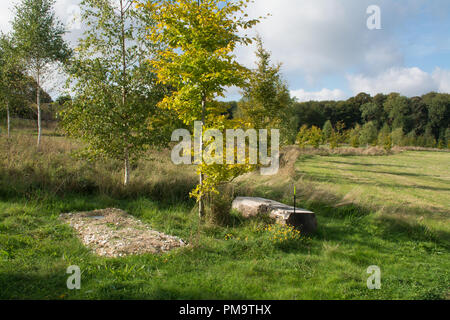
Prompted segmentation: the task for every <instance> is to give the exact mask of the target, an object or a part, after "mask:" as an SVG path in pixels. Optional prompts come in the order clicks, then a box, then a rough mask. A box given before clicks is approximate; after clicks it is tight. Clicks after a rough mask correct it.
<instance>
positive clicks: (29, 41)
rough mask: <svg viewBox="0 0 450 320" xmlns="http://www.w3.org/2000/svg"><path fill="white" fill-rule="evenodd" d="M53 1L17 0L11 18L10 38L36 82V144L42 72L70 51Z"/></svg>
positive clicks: (48, 70)
mask: <svg viewBox="0 0 450 320" xmlns="http://www.w3.org/2000/svg"><path fill="white" fill-rule="evenodd" d="M53 5H54V0H21V2H20V3H19V4H18V5H17V6H16V7H15V16H14V19H13V21H12V27H13V40H14V42H15V45H16V46H17V48H18V50H19V51H20V54H21V56H22V57H23V58H24V59H25V64H26V68H27V71H28V72H29V73H30V75H31V76H32V77H33V78H34V80H35V82H36V107H37V126H38V138H37V146H38V147H39V145H40V143H41V135H42V126H41V97H40V93H41V90H40V88H41V87H42V86H43V85H44V84H45V82H46V80H48V78H46V75H48V74H49V72H50V71H51V70H50V68H51V67H52V66H53V64H54V63H61V62H65V61H66V59H67V58H68V56H69V55H70V50H69V48H68V45H67V43H66V42H65V41H64V39H63V35H64V33H65V30H64V27H63V25H62V24H61V22H60V21H59V20H58V19H57V18H56V16H55V13H54V10H53Z"/></svg>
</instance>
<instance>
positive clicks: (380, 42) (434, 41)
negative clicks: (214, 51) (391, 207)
mask: <svg viewBox="0 0 450 320" xmlns="http://www.w3.org/2000/svg"><path fill="white" fill-rule="evenodd" d="M79 2H80V0H56V4H55V11H56V15H57V16H58V17H59V19H60V20H61V21H62V22H63V23H65V24H66V25H68V28H69V30H70V32H69V33H67V35H66V38H67V40H68V41H69V42H70V43H71V44H72V45H75V44H76V39H78V38H79V37H80V36H81V34H82V31H81V29H82V25H80V23H79V22H77V21H76V17H77V16H78V15H79V8H78V4H79ZM14 3H17V0H2V10H1V11H0V30H1V31H2V32H9V31H10V30H11V25H10V21H11V20H12V17H13V12H12V7H13V5H14ZM373 5H375V6H378V8H379V9H380V15H379V17H380V19H379V21H380V29H369V28H368V24H367V21H368V20H369V21H373V20H372V17H373V11H371V12H369V13H368V12H367V9H368V7H369V6H373ZM247 11H248V15H249V16H250V17H254V18H257V17H259V16H265V18H264V19H263V20H262V21H261V23H260V24H258V25H257V26H256V27H255V28H254V29H253V31H252V32H251V33H250V34H252V33H253V34H255V35H256V34H259V35H260V36H261V37H262V39H263V41H264V46H265V48H266V49H267V50H269V51H270V52H271V53H272V62H273V63H282V69H281V70H282V75H283V78H284V80H285V81H286V82H287V84H288V86H289V89H290V90H291V94H292V96H295V97H296V98H297V100H298V101H309V100H340V99H347V98H349V97H351V96H354V95H356V94H358V93H359V92H367V93H370V94H371V95H375V94H377V93H390V92H399V93H401V94H403V95H406V96H408V97H411V96H416V95H422V94H424V93H427V92H430V91H437V92H444V93H450V32H449V30H450V1H448V0H276V1H275V0H256V1H255V2H254V3H253V4H251V5H250V6H249V8H248V10H247ZM267 14H270V16H267ZM254 51H255V47H254V46H248V47H240V48H238V49H237V50H236V56H237V58H238V61H239V62H241V63H242V64H244V65H245V66H247V67H249V68H254V67H255V55H254ZM239 98H240V94H239V91H238V89H234V88H231V89H229V90H228V94H227V97H226V99H227V100H237V99H239Z"/></svg>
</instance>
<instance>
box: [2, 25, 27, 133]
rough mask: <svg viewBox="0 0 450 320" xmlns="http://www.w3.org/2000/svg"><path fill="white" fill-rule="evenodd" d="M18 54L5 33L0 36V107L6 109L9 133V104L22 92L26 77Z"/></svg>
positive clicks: (9, 131) (8, 130) (8, 131)
mask: <svg viewBox="0 0 450 320" xmlns="http://www.w3.org/2000/svg"><path fill="white" fill-rule="evenodd" d="M21 62H22V61H21V59H20V56H19V55H18V54H17V50H16V49H15V48H14V46H13V44H12V43H11V39H10V38H9V37H8V36H7V35H3V34H2V35H1V36H0V103H1V105H0V107H4V108H5V110H6V132H7V136H8V138H9V137H10V134H11V105H12V103H13V102H14V101H15V100H16V99H18V98H19V97H20V96H21V95H22V94H23V86H24V84H25V81H26V78H25V75H24V70H23V65H22V64H21Z"/></svg>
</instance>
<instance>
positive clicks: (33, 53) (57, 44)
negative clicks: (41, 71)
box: [12, 0, 70, 68]
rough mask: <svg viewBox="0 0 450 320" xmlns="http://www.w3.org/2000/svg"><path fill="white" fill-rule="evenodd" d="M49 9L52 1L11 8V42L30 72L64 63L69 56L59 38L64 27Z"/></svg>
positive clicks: (30, 1)
mask: <svg viewBox="0 0 450 320" xmlns="http://www.w3.org/2000/svg"><path fill="white" fill-rule="evenodd" d="M53 5H54V1H53V0H22V1H21V2H20V4H19V5H17V6H16V7H15V11H16V12H15V17H14V20H13V22H12V26H13V33H14V41H15V43H16V45H17V47H18V48H19V50H20V52H21V54H22V55H23V57H24V58H26V59H27V60H28V61H29V64H30V65H32V66H33V67H34V68H37V67H40V68H42V67H43V66H45V65H46V64H48V63H50V62H54V61H59V62H63V61H66V60H67V59H68V57H69V55H70V50H69V47H68V46H67V44H66V42H65V41H64V40H63V38H62V36H63V35H64V33H65V30H64V27H63V25H62V24H61V22H60V21H59V20H58V19H57V18H56V17H55V13H54V12H53Z"/></svg>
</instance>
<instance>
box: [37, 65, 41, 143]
mask: <svg viewBox="0 0 450 320" xmlns="http://www.w3.org/2000/svg"><path fill="white" fill-rule="evenodd" d="M40 77H41V75H40V70H39V68H38V70H37V77H36V87H37V89H36V104H37V117H38V120H37V121H38V138H37V147H38V148H39V147H40V145H41V132H42V127H41V90H40V89H41V84H40V81H41V79H40Z"/></svg>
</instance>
